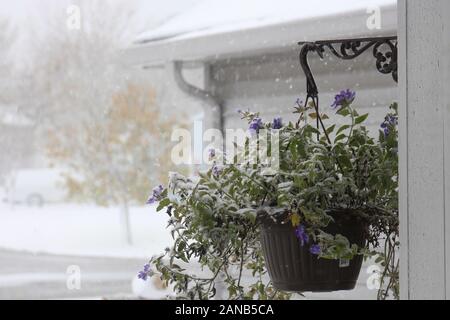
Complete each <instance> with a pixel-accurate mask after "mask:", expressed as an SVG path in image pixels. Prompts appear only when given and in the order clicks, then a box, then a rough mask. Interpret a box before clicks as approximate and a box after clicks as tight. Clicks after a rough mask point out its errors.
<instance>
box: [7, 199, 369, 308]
mask: <svg viewBox="0 0 450 320" xmlns="http://www.w3.org/2000/svg"><path fill="white" fill-rule="evenodd" d="M130 223H131V229H132V234H133V245H132V246H129V245H126V244H125V243H124V241H123V240H122V239H123V234H122V229H121V227H120V216H119V211H118V209H116V208H99V207H95V206H80V205H69V204H61V205H51V206H45V207H43V208H30V207H26V206H15V207H14V208H11V207H10V206H7V205H4V204H1V205H0V260H2V263H3V269H5V270H3V269H1V268H0V298H1V297H3V298H5V297H11V294H13V293H14V294H15V295H16V296H17V297H19V298H23V297H25V298H28V297H33V298H44V299H47V298H64V297H67V298H77V297H80V298H92V297H111V298H114V297H115V296H116V297H119V298H123V297H127V296H131V297H136V296H140V297H146V298H152V299H157V298H162V297H164V296H165V295H166V294H168V293H169V291H168V290H162V291H160V290H157V289H156V287H155V286H154V284H153V283H152V281H149V282H142V281H140V280H138V279H136V278H135V275H136V272H137V271H138V270H139V269H140V268H141V266H142V264H143V263H145V261H147V259H148V258H149V257H151V256H152V255H154V254H158V253H161V252H162V251H163V250H164V249H165V248H166V247H167V246H169V245H170V244H171V242H172V240H171V237H170V234H169V232H168V231H167V229H166V223H167V216H166V215H165V214H164V213H156V211H155V207H141V208H131V210H130ZM2 248H3V251H2ZM5 249H6V250H7V251H5ZM11 250H12V251H11ZM20 251H23V253H20ZM27 252H28V253H32V254H34V256H33V255H29V254H27ZM47 254H53V255H54V256H48V255H47ZM83 257H85V258H83ZM89 257H90V258H89ZM100 257H103V259H107V258H105V257H110V258H109V260H101V258H100ZM112 258H114V259H112ZM117 258H119V259H117ZM111 259H112V260H111ZM8 262H9V264H8ZM72 264H75V265H81V266H82V269H83V274H84V276H83V279H84V280H83V281H84V282H83V283H85V284H86V285H85V286H84V289H83V290H82V291H80V292H69V291H67V289H66V287H65V280H66V278H67V274H66V268H67V266H68V265H72ZM8 265H9V266H10V267H8ZM17 265H20V266H21V267H22V269H23V270H22V269H20V268H19V269H20V270H18V269H17V267H14V266H17ZM366 266H367V265H366ZM192 268H193V269H196V267H195V266H194V265H192ZM366 270H367V269H366V268H363V269H362V270H361V274H360V279H359V281H358V285H357V288H356V289H355V290H353V291H348V292H346V291H343V292H334V293H320V294H319V293H316V294H313V293H306V294H305V295H306V299H333V300H335V299H338V300H339V299H375V298H376V291H375V290H369V289H367V286H366V282H367V279H368V277H369V276H370V275H369V274H367V271H366ZM248 280H251V279H250V277H249V279H246V281H248ZM44 284H45V285H44ZM13 288H15V289H13ZM38 288H40V289H38ZM42 288H47V291H45V290H44V291H42V290H41V289H42ZM14 290H15V291H14ZM37 293H39V295H37V296H36V294H37ZM96 295H98V296H96ZM299 298H300V297H299ZM301 299H305V298H301Z"/></svg>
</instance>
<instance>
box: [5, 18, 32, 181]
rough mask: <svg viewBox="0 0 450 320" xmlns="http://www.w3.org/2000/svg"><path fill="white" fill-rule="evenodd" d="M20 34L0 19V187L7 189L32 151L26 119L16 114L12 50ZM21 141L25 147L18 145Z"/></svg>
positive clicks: (7, 22) (28, 125) (8, 23)
mask: <svg viewBox="0 0 450 320" xmlns="http://www.w3.org/2000/svg"><path fill="white" fill-rule="evenodd" d="M16 39H17V32H16V30H15V29H14V28H13V27H12V26H11V24H10V22H9V21H8V20H7V19H4V18H0V75H1V77H0V150H2V155H1V157H0V186H2V185H3V186H4V187H7V185H6V178H7V177H8V176H12V173H13V172H14V170H15V169H17V166H18V165H19V164H20V162H19V161H17V159H19V158H20V157H22V156H23V155H27V151H28V150H29V149H30V147H31V146H30V144H31V143H30V139H28V138H27V137H28V136H29V135H30V133H31V131H32V127H31V126H30V124H29V123H26V122H27V121H26V119H22V118H20V116H19V115H18V114H17V110H16V105H15V100H14V94H15V93H17V91H16V90H15V81H16V80H17V79H15V78H14V75H15V66H14V63H13V48H14V45H15V43H16ZM18 138H19V139H20V138H22V139H23V143H17V139H18Z"/></svg>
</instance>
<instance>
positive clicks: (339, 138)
mask: <svg viewBox="0 0 450 320" xmlns="http://www.w3.org/2000/svg"><path fill="white" fill-rule="evenodd" d="M346 137H347V136H346V135H345V134H340V135H338V136H337V137H336V138H335V139H334V143H336V142H338V141H340V140H343V139H345V138H346Z"/></svg>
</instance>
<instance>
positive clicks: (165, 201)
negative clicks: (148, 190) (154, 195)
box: [156, 198, 170, 212]
mask: <svg viewBox="0 0 450 320" xmlns="http://www.w3.org/2000/svg"><path fill="white" fill-rule="evenodd" d="M169 204H170V199H169V198H165V199H163V200H161V201H160V202H159V205H158V208H156V211H157V212H159V211H161V210H162V209H164V208H165V207H167V206H168V205H169Z"/></svg>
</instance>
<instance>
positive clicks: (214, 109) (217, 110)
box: [166, 61, 223, 131]
mask: <svg viewBox="0 0 450 320" xmlns="http://www.w3.org/2000/svg"><path fill="white" fill-rule="evenodd" d="M166 67H167V69H168V71H169V74H171V75H172V77H173V80H174V82H175V84H176V85H177V87H178V88H179V89H180V90H181V91H182V92H184V93H186V94H187V95H188V96H190V97H193V98H194V99H196V100H198V101H199V102H200V105H201V106H202V108H203V112H204V129H211V128H214V129H219V130H221V131H223V121H222V115H223V113H222V106H221V104H220V102H219V100H218V98H217V97H214V96H213V94H212V93H211V92H208V91H206V90H203V89H201V88H198V87H196V86H194V85H192V84H190V83H188V82H187V81H186V80H185V79H184V77H183V73H182V71H183V62H182V61H171V62H168V65H167V66H166Z"/></svg>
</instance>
